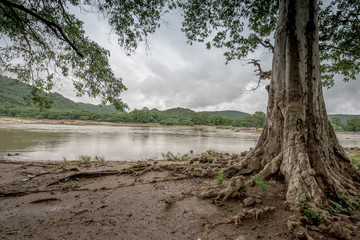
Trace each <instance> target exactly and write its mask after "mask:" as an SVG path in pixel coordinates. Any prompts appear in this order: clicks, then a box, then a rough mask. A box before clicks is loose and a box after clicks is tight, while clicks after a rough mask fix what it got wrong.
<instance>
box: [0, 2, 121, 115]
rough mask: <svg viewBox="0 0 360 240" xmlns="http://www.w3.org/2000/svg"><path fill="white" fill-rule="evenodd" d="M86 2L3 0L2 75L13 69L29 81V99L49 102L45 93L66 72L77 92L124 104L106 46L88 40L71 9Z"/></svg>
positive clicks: (118, 105) (0, 9) (43, 103)
mask: <svg viewBox="0 0 360 240" xmlns="http://www.w3.org/2000/svg"><path fill="white" fill-rule="evenodd" d="M84 4H85V5H86V4H90V2H88V1H84V2H83V1H50V0H45V1H42V0H33V1H26V0H17V1H14V0H8V1H1V3H0V26H1V27H0V31H1V34H2V36H3V37H5V38H6V39H7V40H6V42H7V43H6V44H3V45H2V46H1V47H0V59H1V62H2V67H1V70H0V75H3V73H6V74H11V75H13V76H16V78H17V79H18V80H19V81H21V82H24V83H28V84H30V85H31V94H30V95H29V96H27V98H26V99H27V101H28V102H32V103H35V104H38V105H39V106H40V107H41V108H49V107H51V105H52V103H53V101H52V100H51V99H49V97H48V94H47V93H48V92H49V91H50V90H52V88H53V87H54V86H55V85H56V83H57V81H59V80H61V79H62V78H64V77H65V78H70V79H71V80H73V83H74V87H75V89H76V91H77V95H78V96H82V95H84V94H86V95H88V96H90V97H98V98H99V99H100V100H101V101H102V104H104V105H105V104H106V103H108V102H110V103H112V104H113V105H114V106H115V107H116V108H117V109H124V108H127V105H126V104H124V103H123V102H122V101H121V98H120V94H121V93H122V92H123V91H125V90H126V87H125V86H124V85H123V83H122V79H121V78H117V77H115V75H114V73H113V71H112V69H111V68H110V65H109V56H110V53H109V51H108V50H106V49H104V48H102V47H101V46H99V45H98V44H97V43H96V42H94V41H92V40H90V39H89V38H88V37H87V36H86V34H85V31H84V28H83V22H82V21H80V20H79V19H77V18H76V17H75V15H73V14H71V13H70V8H72V9H74V8H77V7H78V8H84V7H85V5H84ZM44 92H46V93H44Z"/></svg>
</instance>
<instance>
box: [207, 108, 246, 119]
mask: <svg viewBox="0 0 360 240" xmlns="http://www.w3.org/2000/svg"><path fill="white" fill-rule="evenodd" d="M200 113H202V112H200ZM204 113H209V114H210V116H221V117H227V118H232V119H243V118H244V117H245V116H246V115H248V113H244V112H240V111H234V110H225V111H211V112H210V111H205V112H204Z"/></svg>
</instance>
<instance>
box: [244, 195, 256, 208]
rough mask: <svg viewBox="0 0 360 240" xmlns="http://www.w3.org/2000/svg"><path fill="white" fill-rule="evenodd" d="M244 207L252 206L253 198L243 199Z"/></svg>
mask: <svg viewBox="0 0 360 240" xmlns="http://www.w3.org/2000/svg"><path fill="white" fill-rule="evenodd" d="M243 203H244V207H250V206H251V205H254V203H255V199H254V198H253V197H248V198H245V199H244V201H243Z"/></svg>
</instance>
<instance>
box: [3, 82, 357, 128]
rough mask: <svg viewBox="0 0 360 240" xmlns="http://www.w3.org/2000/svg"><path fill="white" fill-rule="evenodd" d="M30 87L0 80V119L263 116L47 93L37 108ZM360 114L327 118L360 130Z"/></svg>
mask: <svg viewBox="0 0 360 240" xmlns="http://www.w3.org/2000/svg"><path fill="white" fill-rule="evenodd" d="M30 91H31V88H30V87H29V86H27V85H26V84H24V83H18V82H16V80H13V79H9V78H7V77H0V116H10V117H23V118H38V119H59V120H60V119H78V120H93V121H106V122H127V123H159V124H162V125H189V126H192V125H211V126H233V127H257V128H258V127H260V128H261V127H263V126H264V124H265V118H266V117H265V113H263V112H255V113H254V114H248V113H244V112H240V111H233V110H227V111H203V112H195V111H193V110H191V109H187V108H180V107H177V108H171V109H167V110H164V111H161V110H158V109H152V110H149V109H148V108H146V107H144V108H143V109H141V110H138V109H134V110H133V111H131V112H129V113H127V112H117V111H116V110H115V108H114V107H113V106H104V107H99V106H97V105H93V104H89V103H76V102H74V101H72V100H70V99H67V98H65V97H63V96H62V95H60V94H58V93H50V94H49V95H50V98H51V99H52V100H54V105H53V108H52V109H43V110H41V109H39V108H38V107H37V106H33V105H27V104H26V101H25V100H24V98H26V97H27V96H28V95H29V94H30ZM359 117H360V115H344V114H332V115H329V118H330V120H331V124H332V126H333V128H334V129H335V130H336V131H360V118H359Z"/></svg>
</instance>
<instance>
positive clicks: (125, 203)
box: [0, 161, 292, 240]
mask: <svg viewBox="0 0 360 240" xmlns="http://www.w3.org/2000/svg"><path fill="white" fill-rule="evenodd" d="M171 163H172V164H185V165H186V166H189V167H194V166H197V165H190V164H189V162H181V163H176V162H171ZM168 164H169V162H166V161H162V162H159V163H155V164H154V163H153V162H149V165H148V167H149V166H150V167H151V170H150V171H145V172H143V173H142V171H143V170H145V169H149V168H144V169H141V168H139V169H136V170H138V171H132V170H131V169H133V170H135V168H134V167H133V166H134V165H135V164H134V163H123V162H106V163H105V164H100V163H91V164H90V165H70V166H68V165H65V164H62V165H60V164H47V165H45V164H44V163H16V162H0V176H1V177H0V239H194V240H197V239H204V227H205V226H206V224H209V223H214V222H216V221H219V220H222V219H226V218H229V217H231V216H234V215H236V214H237V213H238V212H239V211H241V210H243V209H246V207H245V206H243V204H242V200H243V199H239V200H231V201H227V202H226V203H225V204H224V205H223V206H217V205H216V204H214V203H212V202H211V200H202V199H200V198H199V197H198V196H197V194H198V189H200V188H201V187H204V186H210V185H214V187H216V186H215V185H216V183H215V182H214V180H213V179H204V178H196V177H188V176H185V175H182V174H178V173H176V172H174V171H170V170H166V167H163V166H166V165H168ZM141 173H142V174H141ZM270 185H271V187H270V188H269V190H268V191H267V192H266V194H263V193H262V192H261V190H260V189H259V188H258V187H257V186H254V187H251V188H249V189H248V190H247V195H248V197H249V196H250V197H253V198H254V199H255V200H256V202H255V203H254V204H257V205H258V206H259V207H261V206H275V207H276V211H272V212H268V213H266V214H264V215H261V216H260V217H259V219H258V220H256V219H255V218H253V219H248V220H246V221H244V222H243V223H242V224H240V226H238V227H235V226H234V224H222V225H219V226H216V227H215V228H213V229H209V231H208V234H207V237H208V239H234V240H235V239H239V240H240V239H246V240H251V239H272V240H277V239H279V240H280V239H292V237H291V235H290V234H289V233H288V232H287V227H286V221H287V218H288V216H289V215H290V214H291V212H290V211H287V210H283V209H282V206H281V204H282V202H283V200H284V199H285V196H284V193H285V186H284V185H283V184H281V183H276V182H275V181H270ZM245 197H246V196H244V197H243V198H245ZM171 199H173V200H175V202H174V203H172V204H171V203H170V202H171ZM166 202H168V204H166Z"/></svg>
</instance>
